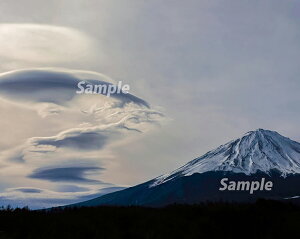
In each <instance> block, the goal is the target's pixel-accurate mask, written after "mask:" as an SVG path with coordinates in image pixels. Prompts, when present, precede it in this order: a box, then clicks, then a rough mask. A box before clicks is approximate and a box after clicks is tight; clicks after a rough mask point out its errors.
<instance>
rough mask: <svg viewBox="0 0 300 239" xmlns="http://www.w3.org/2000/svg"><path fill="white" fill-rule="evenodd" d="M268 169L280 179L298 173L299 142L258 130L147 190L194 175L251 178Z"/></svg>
mask: <svg viewBox="0 0 300 239" xmlns="http://www.w3.org/2000/svg"><path fill="white" fill-rule="evenodd" d="M272 170H277V171H278V172H280V173H281V175H282V176H286V175H288V174H298V173H299V174H300V143H298V142H295V141H293V140H291V139H289V138H286V137H284V136H282V135H280V134H279V133H277V132H275V131H270V130H264V129H258V130H255V131H250V132H248V133H246V134H245V135H243V136H242V137H241V138H238V139H236V140H233V141H230V142H229V143H227V144H224V145H221V146H220V147H218V148H216V149H215V150H212V151H209V152H208V153H206V154H205V155H203V156H201V157H199V158H196V159H194V160H192V161H190V162H189V163H187V164H186V165H184V166H183V167H181V168H179V169H177V170H175V171H173V172H171V173H169V174H165V175H162V176H160V177H158V178H156V179H155V181H154V183H153V184H152V185H151V187H153V186H156V185H159V184H162V183H164V182H167V181H169V180H172V179H174V178H177V177H181V176H190V175H192V174H194V173H204V172H209V171H230V172H233V173H244V174H246V175H251V174H255V173H256V172H258V171H261V172H265V173H269V172H270V171H272Z"/></svg>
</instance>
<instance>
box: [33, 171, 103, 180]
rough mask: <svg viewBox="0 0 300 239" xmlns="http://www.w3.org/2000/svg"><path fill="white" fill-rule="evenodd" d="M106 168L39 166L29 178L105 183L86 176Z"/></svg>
mask: <svg viewBox="0 0 300 239" xmlns="http://www.w3.org/2000/svg"><path fill="white" fill-rule="evenodd" d="M101 170H104V169H103V168H101V167H61V168H39V169H36V170H35V171H34V172H33V173H32V174H30V175H28V177H29V178H35V179H41V180H47V181H51V182H81V183H103V182H101V181H98V180H93V179H88V178H86V177H85V176H86V173H87V172H93V171H101Z"/></svg>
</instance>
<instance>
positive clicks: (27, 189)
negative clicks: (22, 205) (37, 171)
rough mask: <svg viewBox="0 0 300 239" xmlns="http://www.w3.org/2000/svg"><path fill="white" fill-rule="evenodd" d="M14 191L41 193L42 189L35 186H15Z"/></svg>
mask: <svg viewBox="0 0 300 239" xmlns="http://www.w3.org/2000/svg"><path fill="white" fill-rule="evenodd" d="M14 190H15V191H18V192H22V193H42V192H43V190H41V189H37V188H16V189H14Z"/></svg>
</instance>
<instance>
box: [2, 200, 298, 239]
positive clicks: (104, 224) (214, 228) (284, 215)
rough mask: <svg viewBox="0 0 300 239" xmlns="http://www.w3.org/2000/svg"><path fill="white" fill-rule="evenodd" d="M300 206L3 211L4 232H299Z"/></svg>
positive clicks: (89, 238)
mask: <svg viewBox="0 0 300 239" xmlns="http://www.w3.org/2000/svg"><path fill="white" fill-rule="evenodd" d="M299 226H300V207H299V206H296V205H292V204H284V203H281V202H276V201H266V200H259V201H257V202H256V203H255V204H227V203H206V204H200V205H192V206H189V205H173V206H169V207H165V208H142V207H90V208H73V209H71V208H66V209H54V210H49V211H30V210H28V209H7V210H1V211H0V238H22V239H26V238H38V239H48V238H51V239H52V238H53V239H59V238H64V239H68V238H70V239H71V238H72V239H76V238H84V239H85V238H86V239H93V238H109V239H113V238H129V239H131V238H164V239H165V238H167V239H169V238H217V237H218V238H264V239H267V238H272V239H273V238H289V237H295V235H296V238H297V237H299Z"/></svg>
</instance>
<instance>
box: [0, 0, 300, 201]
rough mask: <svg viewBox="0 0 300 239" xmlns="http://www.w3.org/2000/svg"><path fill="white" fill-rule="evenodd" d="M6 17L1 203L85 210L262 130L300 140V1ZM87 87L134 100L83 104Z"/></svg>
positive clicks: (5, 13)
mask: <svg viewBox="0 0 300 239" xmlns="http://www.w3.org/2000/svg"><path fill="white" fill-rule="evenodd" d="M0 10H1V15H0V72H1V75H0V112H1V117H0V123H1V124H0V132H1V138H0V149H1V153H0V171H1V172H0V202H1V200H2V202H3V203H12V204H22V205H26V204H30V205H31V206H32V207H42V206H52V205H59V204H65V203H69V202H73V201H74V200H75V201H76V200H77V201H80V200H83V199H86V198H87V197H93V196H95V195H98V194H100V193H102V192H103V190H104V189H105V190H107V188H109V189H108V190H113V189H114V188H116V187H124V186H125V187H126V186H131V185H135V184H138V183H141V182H144V181H146V180H149V179H151V178H154V177H156V176H159V175H161V174H163V173H165V172H168V171H170V170H173V169H175V168H177V167H179V166H181V165H182V164H184V163H186V162H188V161H190V160H192V159H193V158H195V157H198V156H200V155H202V154H204V153H206V152H207V151H208V150H211V149H213V148H215V147H217V146H219V145H220V144H224V143H226V142H227V141H229V140H232V139H234V138H237V137H240V136H241V135H243V134H244V133H245V132H247V131H250V130H253V129H257V128H265V129H270V130H275V131H278V132H279V133H281V134H283V135H285V136H287V137H290V138H292V139H294V140H297V141H300V128H299V122H300V111H299V103H300V94H299V90H300V80H299V75H300V66H299V62H300V44H299V42H300V28H299V25H300V13H299V12H300V3H299V1H296V0H291V1H282V0H260V1H256V0H251V1H250V0H249V1H246V0H229V1H225V0H206V1H204V0H187V1H181V0H152V1H146V0H145V1H144V0H126V1H125V0H124V1H121V0H97V1H95V0H91V1H86V0H52V1H40V0H27V1H26V3H25V2H24V3H20V1H16V0H10V1H1V2H0ZM41 68H42V69H41ZM24 69H30V70H24ZM20 70H21V71H20ZM7 72H9V73H7ZM80 79H88V80H101V81H105V82H117V81H122V82H124V83H126V84H129V85H130V87H131V89H130V95H129V96H128V97H125V98H114V97H111V98H109V99H107V98H106V97H104V96H98V98H97V97H89V96H82V97H77V96H74V89H73V88H72V87H70V86H69V85H68V84H69V83H70V84H73V83H76V82H78V80H80ZM8 81H9V82H13V87H12V86H11V85H10V84H8V83H7V82H8ZM32 82H35V83H32ZM49 82H50V83H49ZM66 82H69V83H66ZM26 84H35V88H34V93H33V92H32V91H31V88H26V87H24V85H26ZM26 89H27V90H26ZM41 94H42V96H41ZM141 102H144V103H145V104H144V103H141ZM148 104H149V105H150V107H148ZM86 142H92V143H91V144H90V143H86ZM62 172H65V173H62Z"/></svg>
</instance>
